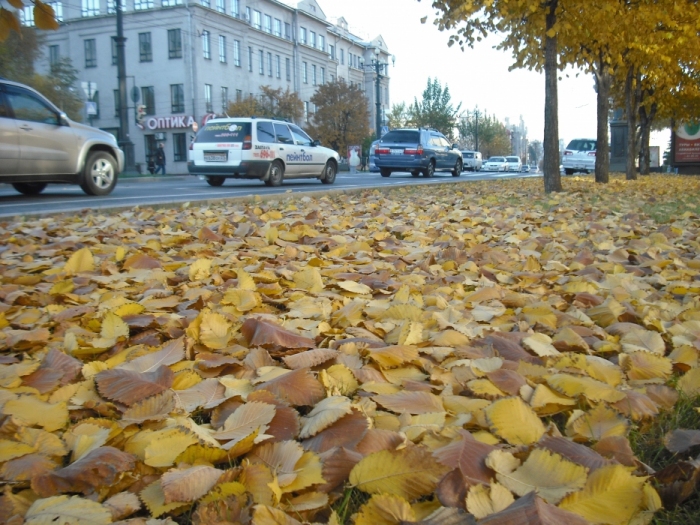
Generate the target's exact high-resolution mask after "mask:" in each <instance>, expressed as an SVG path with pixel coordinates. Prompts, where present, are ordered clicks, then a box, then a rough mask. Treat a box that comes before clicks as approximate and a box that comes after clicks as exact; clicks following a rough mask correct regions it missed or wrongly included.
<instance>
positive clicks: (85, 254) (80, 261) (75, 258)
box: [63, 248, 95, 275]
mask: <svg viewBox="0 0 700 525" xmlns="http://www.w3.org/2000/svg"><path fill="white" fill-rule="evenodd" d="M94 269H95V258H94V257H93V255H92V252H91V251H90V250H89V249H88V248H81V249H80V250H78V251H77V252H75V253H73V255H71V256H70V259H68V262H67V263H66V265H65V266H64V267H63V271H64V272H65V273H67V274H68V275H76V274H79V273H82V272H91V271H93V270H94Z"/></svg>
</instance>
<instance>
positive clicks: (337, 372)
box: [318, 365, 359, 396]
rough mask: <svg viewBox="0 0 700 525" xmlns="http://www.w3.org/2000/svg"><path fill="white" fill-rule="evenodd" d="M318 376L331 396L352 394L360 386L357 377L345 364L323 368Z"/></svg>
mask: <svg viewBox="0 0 700 525" xmlns="http://www.w3.org/2000/svg"><path fill="white" fill-rule="evenodd" d="M318 378H319V379H320V381H321V383H323V386H324V387H325V389H326V392H327V393H328V395H331V396H351V395H353V394H354V393H355V391H356V390H357V387H358V386H359V383H358V382H357V379H355V376H354V375H353V374H352V372H351V371H350V369H349V368H348V367H347V366H345V365H333V366H331V367H329V368H328V369H326V370H321V371H320V372H319V374H318Z"/></svg>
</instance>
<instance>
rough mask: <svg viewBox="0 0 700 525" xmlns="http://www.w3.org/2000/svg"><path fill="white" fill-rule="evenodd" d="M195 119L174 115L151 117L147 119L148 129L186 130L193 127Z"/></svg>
mask: <svg viewBox="0 0 700 525" xmlns="http://www.w3.org/2000/svg"><path fill="white" fill-rule="evenodd" d="M194 123H195V120H194V117H192V116H189V115H173V116H171V117H149V118H147V119H146V122H145V124H146V128H147V129H150V130H155V129H184V128H190V127H192V124H194Z"/></svg>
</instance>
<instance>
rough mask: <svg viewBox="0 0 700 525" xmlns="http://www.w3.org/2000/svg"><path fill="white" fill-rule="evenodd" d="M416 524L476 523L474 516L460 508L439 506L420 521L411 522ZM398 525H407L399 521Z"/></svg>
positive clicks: (470, 524)
mask: <svg viewBox="0 0 700 525" xmlns="http://www.w3.org/2000/svg"><path fill="white" fill-rule="evenodd" d="M411 523H415V524H416V525H476V520H475V519H474V516H472V515H471V514H469V513H467V512H466V511H464V510H462V509H457V508H454V507H452V508H448V507H440V508H439V509H437V510H435V511H433V512H431V513H430V514H429V515H428V516H426V517H425V518H423V519H422V520H420V521H415V522H411ZM400 525H408V522H403V521H402V522H401V524H400Z"/></svg>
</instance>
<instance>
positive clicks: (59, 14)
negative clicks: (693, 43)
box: [46, 2, 63, 22]
mask: <svg viewBox="0 0 700 525" xmlns="http://www.w3.org/2000/svg"><path fill="white" fill-rule="evenodd" d="M46 3H47V4H49V5H50V6H51V7H52V8H53V14H54V15H55V17H56V20H58V21H59V22H63V3H62V2H46Z"/></svg>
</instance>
